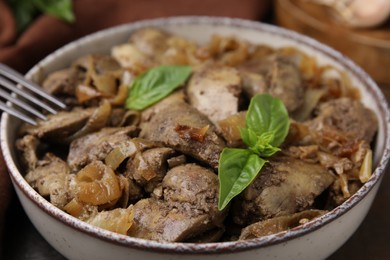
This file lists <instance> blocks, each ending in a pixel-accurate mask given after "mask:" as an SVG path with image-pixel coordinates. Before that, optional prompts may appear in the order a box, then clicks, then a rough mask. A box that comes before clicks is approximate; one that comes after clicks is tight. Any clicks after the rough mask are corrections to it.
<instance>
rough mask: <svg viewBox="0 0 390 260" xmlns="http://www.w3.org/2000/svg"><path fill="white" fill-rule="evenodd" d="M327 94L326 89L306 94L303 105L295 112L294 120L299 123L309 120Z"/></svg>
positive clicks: (314, 90)
mask: <svg viewBox="0 0 390 260" xmlns="http://www.w3.org/2000/svg"><path fill="white" fill-rule="evenodd" d="M325 93H326V91H325V90H324V89H308V90H307V91H306V93H305V97H304V101H303V105H302V106H301V107H300V108H298V110H296V111H295V112H294V115H293V117H294V119H295V120H298V121H304V120H306V119H308V118H309V116H310V114H311V113H312V112H313V110H314V108H315V107H316V106H317V104H318V103H319V101H320V99H321V98H322V97H323V96H324V95H325Z"/></svg>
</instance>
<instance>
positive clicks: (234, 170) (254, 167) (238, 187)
mask: <svg viewBox="0 0 390 260" xmlns="http://www.w3.org/2000/svg"><path fill="white" fill-rule="evenodd" d="M265 163H266V160H264V159H262V158H260V157H259V156H257V155H256V154H253V153H252V152H251V151H250V150H247V149H235V148H225V149H223V151H222V153H221V155H220V159H219V168H218V178H219V200H218V209H219V210H223V209H224V208H225V207H226V206H227V205H228V204H229V202H230V201H231V200H232V199H233V198H234V197H235V196H237V195H238V194H240V193H241V192H242V191H243V190H244V189H245V188H246V187H248V185H249V184H250V183H251V182H252V181H253V180H254V178H255V177H256V176H257V174H258V173H259V172H260V170H261V168H262V167H263V166H264V164H265Z"/></svg>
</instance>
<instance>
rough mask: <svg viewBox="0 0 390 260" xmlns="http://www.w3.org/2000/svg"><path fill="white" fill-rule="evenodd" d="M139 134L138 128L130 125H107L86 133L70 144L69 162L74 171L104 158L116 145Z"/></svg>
mask: <svg viewBox="0 0 390 260" xmlns="http://www.w3.org/2000/svg"><path fill="white" fill-rule="evenodd" d="M137 134H138V129H137V128H136V127H134V126H129V127H116V128H114V127H113V128H109V127H107V128H103V129H101V130H100V131H99V132H96V133H92V134H88V135H85V136H83V137H80V138H78V139H76V140H74V141H73V142H72V143H71V144H70V147H69V154H68V158H67V162H68V164H69V166H70V168H71V169H72V170H73V171H77V170H80V169H81V168H82V167H84V166H85V165H87V164H88V163H90V162H92V161H94V160H103V159H104V158H105V157H106V156H107V154H108V153H110V152H111V151H112V150H113V149H114V148H115V147H117V146H119V145H120V144H121V143H123V142H125V141H127V140H130V139H131V138H132V137H134V136H136V135H137Z"/></svg>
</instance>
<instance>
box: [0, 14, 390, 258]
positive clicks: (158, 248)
mask: <svg viewBox="0 0 390 260" xmlns="http://www.w3.org/2000/svg"><path fill="white" fill-rule="evenodd" d="M163 25H220V26H231V27H235V28H243V29H252V30H255V31H259V32H261V33H269V34H275V35H277V36H279V37H282V38H287V39H289V40H293V41H295V42H297V43H299V44H303V45H306V46H308V47H309V48H311V49H313V50H315V51H316V52H320V53H322V54H323V55H325V56H327V57H329V58H331V59H333V60H335V61H337V62H338V63H339V64H341V65H342V66H343V67H345V68H346V69H348V70H349V72H350V73H352V74H354V76H355V77H356V78H357V79H358V80H359V81H360V82H361V83H362V84H363V85H364V87H365V88H366V90H367V91H369V92H370V94H371V95H372V96H373V97H374V99H375V100H376V101H377V102H379V104H378V107H379V110H380V111H379V112H380V114H381V116H382V117H383V118H384V124H383V128H384V139H385V145H384V151H383V154H382V156H381V158H380V161H379V163H378V166H377V167H376V168H375V170H374V171H373V175H372V177H371V178H370V180H369V181H368V182H367V183H365V184H364V185H363V186H362V187H361V188H360V189H359V190H358V191H357V192H356V193H355V194H354V195H352V196H351V197H350V198H349V199H348V200H347V201H345V202H344V203H343V204H341V205H340V206H338V207H336V208H335V209H333V210H331V211H330V212H328V213H326V214H325V215H323V216H321V217H319V218H316V219H315V220H313V221H310V222H309V223H306V224H304V225H301V226H298V227H296V228H293V229H291V230H288V231H283V232H280V233H277V234H272V235H268V236H264V237H260V238H256V239H251V240H241V241H234V242H215V243H203V244H196V243H168V242H157V241H152V240H146V239H140V238H133V237H129V236H126V235H121V234H117V233H114V232H111V231H107V230H104V229H101V228H98V227H95V226H92V225H90V224H87V223H86V222H83V221H81V220H78V219H76V218H74V217H72V216H70V215H68V214H67V213H65V212H63V211H62V210H60V209H58V208H56V207H55V206H53V205H52V204H51V203H50V202H48V201H47V200H46V199H44V198H43V197H42V196H41V195H39V194H38V193H37V192H36V191H35V190H34V189H33V188H32V187H31V186H30V185H29V184H28V183H27V182H26V181H25V179H24V178H23V176H22V175H21V173H20V172H19V170H18V168H17V166H16V163H15V162H14V161H13V159H12V156H11V152H10V151H11V149H10V144H8V142H7V136H8V127H7V126H8V124H9V120H10V117H9V115H8V114H7V113H3V114H2V117H1V130H0V131H1V132H0V134H1V148H2V152H3V155H4V159H5V162H6V165H7V167H8V169H9V175H10V177H11V179H12V181H13V183H14V185H16V186H17V187H18V189H20V190H21V191H22V192H23V193H24V195H25V196H26V197H27V198H28V199H29V200H30V201H32V202H33V203H34V204H35V205H36V206H38V207H39V208H40V209H41V210H43V211H44V212H45V213H47V214H48V215H49V216H51V217H52V218H53V219H55V220H56V221H60V222H61V223H62V224H65V225H67V226H68V227H70V228H73V229H75V230H77V231H80V232H82V233H85V234H88V235H91V236H93V237H95V238H97V239H100V240H103V241H107V242H110V243H113V244H116V245H119V246H125V247H127V248H132V249H137V250H142V251H143V250H146V249H147V250H151V251H154V252H165V253H174V254H224V253H234V252H241V251H247V250H251V249H255V248H261V247H268V246H272V245H276V244H279V243H282V242H286V241H289V240H291V239H294V238H297V237H301V236H303V235H305V234H308V233H310V232H313V231H315V230H317V229H320V228H321V227H323V226H324V225H325V224H327V223H329V222H332V221H335V220H336V219H337V218H339V217H341V216H342V215H344V214H345V213H347V212H348V211H349V210H350V209H351V208H353V207H354V206H355V205H356V204H357V203H359V201H361V200H362V199H363V198H364V197H365V196H366V195H367V194H368V193H369V191H370V190H372V189H373V187H374V186H375V184H377V183H378V182H380V180H381V178H382V177H383V174H384V172H385V170H386V167H387V165H388V162H389V158H390V111H389V106H388V104H387V101H386V99H385V97H384V95H383V93H382V92H381V90H380V89H379V87H378V86H377V85H376V83H375V82H374V81H373V80H372V79H371V77H370V76H369V75H368V74H367V73H366V72H364V71H363V70H362V69H361V68H360V67H359V66H358V65H356V64H355V63H354V62H353V61H351V60H350V59H349V58H347V57H345V56H344V55H343V54H341V53H339V52H337V51H335V50H333V49H332V48H330V47H328V46H326V45H324V44H322V43H320V42H318V41H316V40H314V39H312V38H309V37H307V36H304V35H301V34H299V33H296V32H293V31H290V30H287V29H284V28H281V27H277V26H274V25H270V24H264V23H260V22H256V21H250V20H243V19H238V18H227V17H211V16H178V17H168V18H158V19H149V20H142V21H138V22H133V23H128V24H123V25H119V26H115V27H111V28H108V29H105V30H101V31H98V32H95V33H93V34H89V35H87V36H84V37H82V38H80V39H78V40H76V41H73V42H71V43H68V44H66V45H65V46H63V47H61V48H59V49H58V50H56V51H54V52H53V53H51V54H49V55H48V56H47V57H46V58H44V59H43V60H41V61H40V62H39V63H38V64H37V65H35V66H34V67H33V68H32V69H31V70H30V71H29V72H28V73H27V74H26V76H27V77H31V76H32V75H33V74H34V73H36V72H37V71H38V70H39V69H40V66H41V65H42V64H45V63H47V62H50V61H51V60H53V59H55V58H56V57H57V56H58V55H60V54H61V53H63V52H67V51H70V50H72V49H74V48H76V47H77V45H79V44H83V43H87V42H89V41H93V40H94V39H96V38H99V37H103V36H104V35H107V34H112V33H115V32H116V31H130V30H135V29H139V28H141V27H156V26H157V27H160V26H163ZM12 145H13V144H12Z"/></svg>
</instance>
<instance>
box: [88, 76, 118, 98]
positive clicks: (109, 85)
mask: <svg viewBox="0 0 390 260" xmlns="http://www.w3.org/2000/svg"><path fill="white" fill-rule="evenodd" d="M92 80H93V84H94V85H95V87H96V89H97V90H98V91H99V92H101V93H102V94H104V95H108V96H114V95H115V92H116V89H117V79H116V77H114V75H112V74H111V73H106V74H102V75H98V74H93V75H92Z"/></svg>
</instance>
